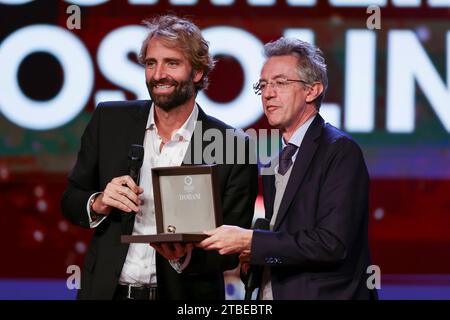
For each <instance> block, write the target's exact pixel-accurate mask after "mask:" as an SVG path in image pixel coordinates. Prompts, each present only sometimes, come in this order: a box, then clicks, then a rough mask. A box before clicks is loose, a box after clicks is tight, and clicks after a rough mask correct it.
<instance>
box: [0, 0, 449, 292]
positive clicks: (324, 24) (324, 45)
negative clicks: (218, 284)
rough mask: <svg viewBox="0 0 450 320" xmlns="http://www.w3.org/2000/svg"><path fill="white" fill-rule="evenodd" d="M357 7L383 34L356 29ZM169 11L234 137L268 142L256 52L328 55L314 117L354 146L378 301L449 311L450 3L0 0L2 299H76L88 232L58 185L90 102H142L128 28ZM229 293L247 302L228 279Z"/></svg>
mask: <svg viewBox="0 0 450 320" xmlns="http://www.w3.org/2000/svg"><path fill="white" fill-rule="evenodd" d="M71 4H77V5H79V8H80V9H81V29H79V30H77V29H74V30H69V29H68V28H67V24H66V23H67V20H68V18H70V16H71V14H72V13H73V12H72V11H69V13H67V11H66V10H67V8H68V7H69V6H70V5H71ZM369 4H374V5H378V6H379V7H380V8H381V29H380V30H369V29H368V28H367V27H366V20H367V19H368V18H369V16H370V15H371V13H369V14H368V13H366V9H367V7H368V5H369ZM170 12H171V13H176V14H178V15H183V16H187V17H190V18H191V19H192V20H193V21H194V22H195V23H196V24H198V25H199V26H200V27H201V28H202V30H203V31H204V35H205V37H206V38H207V39H208V40H209V41H210V45H211V50H212V52H213V54H214V55H215V57H216V59H217V60H218V61H219V62H218V65H217V68H216V69H215V70H214V71H213V72H212V75H211V86H210V88H209V89H208V91H206V93H202V94H201V96H199V99H198V100H199V102H200V105H202V107H203V108H204V109H205V110H206V112H209V113H210V114H212V115H215V116H217V117H219V118H221V119H222V120H224V121H225V122H228V123H230V124H232V125H234V126H236V127H241V128H243V129H246V128H255V129H261V128H268V125H267V122H266V120H265V119H264V117H263V115H262V109H261V103H260V101H259V98H258V97H256V96H254V94H253V91H252V86H251V85H252V83H254V82H256V81H257V80H258V76H259V71H260V67H261V64H262V61H263V59H262V56H261V53H262V45H263V43H265V42H267V41H270V40H274V39H276V38H278V37H280V36H282V35H287V36H295V37H299V38H301V39H303V40H307V41H311V42H314V43H315V44H317V45H318V46H319V47H320V48H321V49H322V50H323V51H324V53H325V57H326V59H327V62H328V68H329V80H330V86H329V91H328V93H327V96H326V98H325V104H324V105H323V107H322V109H321V114H322V115H323V116H324V117H325V119H326V120H327V121H329V122H331V123H333V124H334V125H336V126H338V127H340V128H342V129H344V130H346V131H347V132H349V133H350V134H351V135H352V136H353V137H354V138H355V139H356V140H357V141H358V142H359V143H360V145H361V146H362V148H363V151H364V154H365V158H366V162H367V165H368V167H369V171H370V175H371V193H370V245H371V249H372V256H373V263H374V264H376V265H378V266H379V267H380V269H381V273H382V279H381V280H382V281H381V290H380V291H379V292H380V296H381V298H383V299H450V250H449V249H450V1H448V0H446V1H445V0H428V1H426V0H422V1H421V0H390V1H387V0H384V1H383V0H373V1H356V0H353V1H345V0H329V1H319V0H318V1H316V0H285V1H283V0H278V1H277V0H247V1H240V0H210V1H203V0H170V1H169V0H163V1H158V0H129V1H125V0H119V1H105V0H91V1H81V0H78V1H29V0H21V1H19V0H16V1H13V0H0V24H1V27H0V110H1V115H0V155H1V159H0V226H1V228H2V232H1V233H0V243H1V254H0V256H1V258H0V259H1V263H0V299H73V298H74V296H75V292H74V291H73V290H68V289H67V287H66V278H67V277H68V276H69V274H67V273H66V270H67V267H68V266H69V265H80V266H81V265H82V261H83V257H84V254H85V252H86V249H87V246H88V244H89V239H90V237H91V231H90V230H82V229H81V228H79V227H74V226H72V225H70V224H69V223H68V222H67V221H65V220H64V218H63V217H62V215H61V212H60V206H59V201H60V197H61V195H62V192H63V190H64V188H65V186H66V176H67V174H68V172H69V170H70V169H71V168H72V166H73V164H74V161H75V157H76V153H77V151H78V148H79V145H80V137H81V134H82V131H83V130H84V128H85V126H86V124H87V122H88V120H89V118H90V116H91V113H92V110H93V109H94V108H95V105H96V103H97V102H98V101H104V100H121V99H147V98H148V93H147V90H146V87H145V84H144V73H143V69H142V68H141V67H140V66H139V65H138V64H137V60H136V53H137V52H138V50H139V48H140V45H141V41H142V39H143V36H144V34H145V29H144V28H143V27H142V25H141V24H140V22H141V21H142V19H144V18H145V17H148V16H152V15H154V14H165V13H170ZM118 130H120V128H119V129H118ZM261 215H263V207H262V201H261V199H260V198H259V199H258V202H257V209H256V214H255V217H258V216H261ZM227 283H228V285H227V296H228V298H231V299H240V298H242V297H243V291H242V286H241V285H240V282H239V280H238V279H237V278H236V277H235V273H234V272H229V273H227Z"/></svg>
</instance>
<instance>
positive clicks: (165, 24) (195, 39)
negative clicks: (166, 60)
mask: <svg viewBox="0 0 450 320" xmlns="http://www.w3.org/2000/svg"><path fill="white" fill-rule="evenodd" d="M143 23H144V24H145V25H146V26H147V28H148V30H149V31H148V35H147V37H146V38H145V40H144V42H143V43H142V47H141V52H140V54H139V62H140V63H141V64H145V56H146V54H147V46H148V43H149V41H150V40H151V39H153V38H158V39H159V40H161V41H162V42H164V44H165V45H167V46H168V47H170V48H176V49H179V50H181V51H182V52H183V53H184V55H185V56H186V58H187V59H188V60H189V62H190V63H191V65H192V69H193V70H195V71H202V72H203V76H202V78H201V79H200V81H198V82H197V83H195V84H194V85H195V90H196V91H199V90H202V89H206V88H207V87H208V83H209V79H208V74H209V73H210V72H211V70H212V69H213V68H214V64H215V61H214V59H213V57H212V56H211V55H210V54H209V44H208V42H207V41H206V40H205V39H204V38H203V36H202V33H201V31H200V29H199V28H198V27H197V26H196V25H195V24H194V23H192V22H191V21H189V20H187V19H182V18H178V17H176V16H174V15H165V16H156V17H154V18H151V19H146V20H144V21H143Z"/></svg>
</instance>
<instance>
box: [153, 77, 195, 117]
mask: <svg viewBox="0 0 450 320" xmlns="http://www.w3.org/2000/svg"><path fill="white" fill-rule="evenodd" d="M157 85H173V86H174V90H173V92H172V93H169V94H156V93H153V88H154V87H155V86H157ZM147 89H148V92H149V93H150V97H151V98H152V100H153V103H154V104H155V105H157V106H158V107H160V108H161V109H163V110H165V111H169V110H172V109H174V108H176V107H178V106H180V105H182V104H184V103H185V102H186V101H188V100H189V99H190V98H192V97H193V96H194V94H195V87H194V81H193V79H192V75H191V76H190V77H189V78H188V79H187V80H182V81H179V82H178V81H175V80H174V79H172V78H163V79H161V80H158V81H156V80H154V79H151V80H150V81H149V82H147Z"/></svg>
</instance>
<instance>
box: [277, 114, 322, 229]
mask: <svg viewBox="0 0 450 320" xmlns="http://www.w3.org/2000/svg"><path fill="white" fill-rule="evenodd" d="M323 124H324V121H323V119H322V117H321V116H320V115H319V114H318V115H317V116H316V118H315V119H314V121H313V122H312V123H311V126H310V127H309V128H308V131H306V134H305V137H304V138H303V141H302V144H301V146H300V148H299V150H298V153H297V157H296V159H295V163H294V166H293V168H292V171H291V176H290V178H289V181H288V183H287V186H286V189H285V191H284V195H283V199H282V200H281V204H280V208H279V209H278V214H277V219H276V221H275V225H274V228H273V229H274V230H277V229H278V228H279V226H280V223H281V221H282V220H283V218H284V216H285V215H286V212H287V209H288V208H289V206H290V204H291V202H292V200H293V199H294V196H295V194H296V193H297V190H298V189H299V187H300V185H301V184H302V182H303V178H304V177H305V174H306V170H307V169H308V166H309V164H310V162H311V160H312V158H313V157H314V154H315V152H316V150H317V146H318V144H317V142H316V139H317V138H318V137H319V136H320V134H321V132H322V127H323ZM274 181H275V179H274Z"/></svg>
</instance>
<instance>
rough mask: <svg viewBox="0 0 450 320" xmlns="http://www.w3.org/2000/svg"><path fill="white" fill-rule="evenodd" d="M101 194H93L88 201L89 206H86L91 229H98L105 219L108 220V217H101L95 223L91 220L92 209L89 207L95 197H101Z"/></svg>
mask: <svg viewBox="0 0 450 320" xmlns="http://www.w3.org/2000/svg"><path fill="white" fill-rule="evenodd" d="M100 193H101V192H95V193H93V194H92V195H91V196H90V197H89V199H88V201H87V204H86V212H87V215H88V219H89V227H90V228H91V229H93V228H95V227H97V226H98V225H99V224H100V223H102V221H103V220H105V218H106V216H101V217H98V218H97V220H94V221H92V219H91V208H90V207H89V203H90V202H91V200H92V198H94V197H95V196H97V195H99V194H100Z"/></svg>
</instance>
